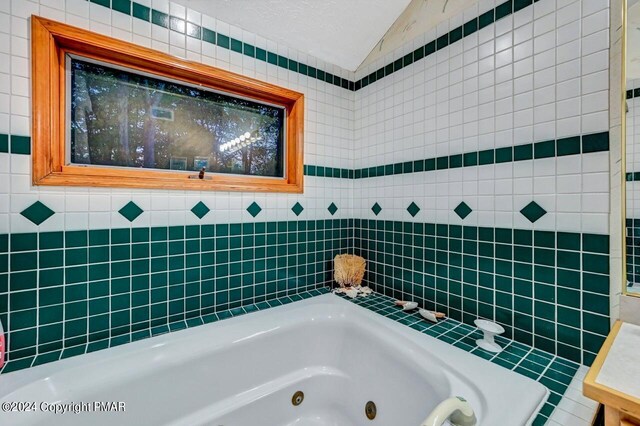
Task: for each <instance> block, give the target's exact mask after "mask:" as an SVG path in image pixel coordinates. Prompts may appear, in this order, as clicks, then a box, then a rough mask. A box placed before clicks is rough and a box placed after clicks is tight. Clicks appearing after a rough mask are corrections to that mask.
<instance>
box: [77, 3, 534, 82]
mask: <svg viewBox="0 0 640 426" xmlns="http://www.w3.org/2000/svg"><path fill="white" fill-rule="evenodd" d="M87 1H90V2H91V3H94V4H98V5H100V6H104V7H108V8H111V9H112V10H114V11H117V12H120V13H124V14H127V15H130V16H133V17H134V18H136V19H140V20H143V21H146V22H150V23H152V24H153V25H158V26H160V27H163V28H167V29H170V30H171V31H176V32H179V33H182V34H186V35H187V36H189V37H192V38H196V39H198V40H202V41H204V42H207V43H211V44H215V45H217V46H219V47H222V48H224V49H228V50H232V51H234V52H237V53H240V54H243V55H245V56H249V57H251V58H254V59H257V60H260V61H263V62H267V63H269V64H272V65H275V66H278V67H280V68H284V69H287V70H289V71H293V72H297V73H299V74H302V75H306V76H309V77H311V78H315V79H317V80H320V81H324V82H326V83H328V84H331V85H334V86H337V87H341V88H343V89H346V90H349V91H357V90H360V89H361V88H364V87H366V86H368V85H369V84H372V83H374V82H375V81H378V80H380V79H382V78H384V77H386V76H388V75H391V74H392V73H394V72H396V71H399V70H401V69H402V68H404V67H407V66H409V65H411V64H412V63H414V62H416V61H419V60H421V59H423V58H425V57H427V56H429V55H432V54H434V53H435V52H437V51H438V50H441V49H444V48H446V47H447V46H449V45H450V44H453V43H455V42H457V41H460V40H462V39H463V38H464V37H467V36H469V35H471V34H473V33H475V32H477V31H479V30H481V29H482V28H485V27H487V26H489V25H491V24H493V23H495V22H497V21H498V20H500V19H502V18H505V17H507V16H509V15H511V14H513V13H515V12H517V11H519V10H522V9H524V8H526V7H528V6H531V5H533V4H534V3H535V2H537V1H539V0H507V1H506V2H504V3H502V4H500V5H498V6H496V7H495V8H493V9H491V10H489V11H487V12H485V13H483V14H481V15H480V16H477V17H475V18H473V19H471V20H469V21H467V22H465V23H464V24H463V25H460V26H459V27H457V28H454V29H453V30H451V31H449V32H448V33H447V34H444V35H442V36H440V37H438V38H436V39H435V40H432V41H431V42H429V43H427V44H425V45H424V46H421V47H419V48H417V49H416V50H414V51H413V52H410V53H408V54H406V55H405V56H403V57H402V58H399V59H397V60H395V61H394V62H391V63H389V64H387V65H385V66H383V67H381V68H380V69H378V70H376V71H374V72H372V73H371V74H369V75H367V76H364V77H363V78H361V79H359V80H357V81H350V80H347V79H345V78H342V77H339V76H337V75H333V74H331V73H329V72H327V71H323V70H320V69H317V68H315V67H312V66H310V65H307V64H304V63H302V62H298V61H295V60H293V59H290V58H287V57H285V56H282V55H278V54H276V53H274V52H269V51H267V50H265V49H262V48H259V47H257V46H253V45H251V44H249V43H244V42H242V41H241V40H237V39H235V38H232V37H229V36H228V35H225V34H222V33H216V32H215V31H213V30H211V29H209V28H206V27H203V26H201V25H197V24H194V23H192V22H189V21H187V20H185V19H182V18H178V17H176V16H171V15H169V14H167V13H164V12H161V11H159V10H156V9H152V8H149V7H147V6H144V5H142V4H140V3H137V2H135V1H130V0H112V1H111V2H110V1H109V0H87Z"/></svg>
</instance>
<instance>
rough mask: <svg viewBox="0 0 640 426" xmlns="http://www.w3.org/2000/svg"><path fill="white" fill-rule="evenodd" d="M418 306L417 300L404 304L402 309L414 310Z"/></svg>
mask: <svg viewBox="0 0 640 426" xmlns="http://www.w3.org/2000/svg"><path fill="white" fill-rule="evenodd" d="M417 307H418V303H417V302H407V303H405V304H404V305H402V310H403V311H413V310H414V309H415V308H417Z"/></svg>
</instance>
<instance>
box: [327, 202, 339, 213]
mask: <svg viewBox="0 0 640 426" xmlns="http://www.w3.org/2000/svg"><path fill="white" fill-rule="evenodd" d="M327 210H329V213H331V216H333V215H334V214H336V212H337V211H338V206H336V205H335V204H334V203H331V204H329V207H327Z"/></svg>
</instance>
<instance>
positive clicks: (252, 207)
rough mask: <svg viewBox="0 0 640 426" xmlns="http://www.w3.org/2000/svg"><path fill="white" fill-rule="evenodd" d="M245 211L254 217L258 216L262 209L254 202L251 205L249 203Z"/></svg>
mask: <svg viewBox="0 0 640 426" xmlns="http://www.w3.org/2000/svg"><path fill="white" fill-rule="evenodd" d="M247 211H248V212H249V214H250V215H251V216H253V217H256V216H258V215H259V214H260V212H261V211H262V207H260V206H259V205H258V203H256V202H255V201H254V202H253V203H251V205H250V206H249V207H247Z"/></svg>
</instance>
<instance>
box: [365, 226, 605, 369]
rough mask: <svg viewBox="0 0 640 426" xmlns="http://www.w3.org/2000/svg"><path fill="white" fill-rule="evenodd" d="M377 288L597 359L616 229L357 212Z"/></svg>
mask: <svg viewBox="0 0 640 426" xmlns="http://www.w3.org/2000/svg"><path fill="white" fill-rule="evenodd" d="M353 232H354V236H353V244H354V250H355V252H356V253H357V254H359V255H361V256H363V257H364V258H365V259H367V269H368V270H367V275H366V277H365V280H366V282H367V284H368V285H370V286H371V287H372V288H373V289H374V290H376V291H378V292H381V293H383V294H386V295H389V296H392V297H395V298H398V299H405V300H406V299H410V300H416V301H418V302H419V303H420V305H421V306H425V307H427V308H428V309H436V310H439V311H442V312H445V313H447V314H448V315H449V316H450V317H452V318H454V319H456V320H459V321H463V322H465V323H468V324H472V323H473V320H474V319H476V318H477V317H483V318H488V319H491V320H495V321H498V322H499V323H500V324H502V325H503V326H504V327H505V329H506V330H507V331H506V337H509V338H513V339H515V340H517V341H520V342H522V343H525V344H528V345H532V346H534V347H536V348H539V349H542V350H544V351H547V352H550V353H553V354H557V355H560V356H562V357H565V358H568V359H571V360H573V361H576V362H582V363H585V364H587V365H588V364H590V363H591V362H592V361H593V359H594V357H595V354H596V353H597V351H598V349H599V348H600V345H601V344H602V342H603V341H604V338H605V337H606V335H607V333H608V331H609V255H608V253H609V236H608V235H595V234H579V233H563V232H546V231H530V230H518V229H515V230H514V229H505V228H478V227H470V226H458V225H437V224H429V223H412V222H394V221H379V220H360V219H356V220H355V221H354V230H353Z"/></svg>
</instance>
